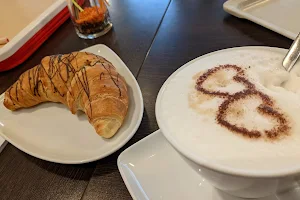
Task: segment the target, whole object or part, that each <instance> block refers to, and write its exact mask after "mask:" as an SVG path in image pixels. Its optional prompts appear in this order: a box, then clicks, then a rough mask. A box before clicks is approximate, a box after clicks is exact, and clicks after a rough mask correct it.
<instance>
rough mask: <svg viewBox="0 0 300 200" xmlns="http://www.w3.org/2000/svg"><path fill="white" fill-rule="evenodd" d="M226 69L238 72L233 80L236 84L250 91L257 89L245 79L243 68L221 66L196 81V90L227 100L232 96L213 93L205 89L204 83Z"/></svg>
mask: <svg viewBox="0 0 300 200" xmlns="http://www.w3.org/2000/svg"><path fill="white" fill-rule="evenodd" d="M226 69H233V70H234V71H236V75H235V76H234V77H233V80H234V81H236V82H239V83H241V84H243V85H244V86H245V87H246V90H249V89H255V86H254V84H252V83H251V82H250V81H248V80H247V79H246V78H244V77H243V76H244V70H243V69H242V68H241V67H238V66H236V65H220V66H218V67H215V68H212V69H209V70H208V71H207V72H205V73H204V74H202V75H201V76H200V77H199V78H198V79H197V81H196V89H197V90H198V91H199V92H202V93H204V94H208V95H213V96H219V97H222V98H225V97H227V96H230V94H229V92H221V91H211V90H208V89H206V88H204V87H203V83H204V82H205V81H206V80H207V79H208V78H209V77H211V76H213V75H214V74H215V73H216V72H218V71H220V70H226Z"/></svg>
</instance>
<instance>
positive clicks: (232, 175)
mask: <svg viewBox="0 0 300 200" xmlns="http://www.w3.org/2000/svg"><path fill="white" fill-rule="evenodd" d="M254 48H255V47H252V48H250V50H253V49H254ZM240 49H242V50H243V49H244V48H240ZM257 49H258V51H260V50H261V49H262V50H265V49H266V50H269V49H268V48H265V49H263V48H257ZM270 50H273V49H271V48H270ZM226 51H230V50H223V51H220V52H226ZM274 51H275V52H277V51H278V52H280V53H281V52H282V53H284V50H281V49H279V50H278V49H275V50H274ZM196 60H197V59H196ZM192 62H195V61H192ZM192 62H190V63H192ZM188 65H189V63H187V64H186V65H184V66H183V67H182V68H184V67H186V66H188ZM180 70H181V68H180V69H179V70H178V71H180ZM178 71H176V72H175V73H174V74H176V73H177V72H178ZM174 74H173V75H171V76H170V77H169V79H168V80H167V81H166V82H165V83H164V85H163V86H162V88H161V90H160V92H159V94H158V96H157V100H156V110H155V111H156V119H157V123H158V125H159V128H160V129H161V131H162V132H163V134H164V136H165V137H166V139H167V140H168V141H169V142H170V143H171V144H172V146H173V147H174V148H175V149H176V150H177V151H178V152H179V153H180V154H181V155H182V156H183V157H184V158H185V159H184V160H185V161H186V162H187V163H189V165H190V166H191V167H192V168H193V169H194V170H196V171H197V172H199V173H200V174H201V176H202V177H204V178H206V179H207V180H208V181H209V182H210V183H211V184H212V185H213V186H214V187H216V188H217V189H219V190H222V191H224V192H226V193H229V194H231V195H233V196H237V197H242V198H260V197H265V196H269V195H272V194H274V193H277V192H283V191H286V190H289V189H291V188H294V187H295V185H297V181H299V180H300V178H299V177H300V168H299V166H290V167H289V168H283V169H279V170H277V169H276V170H270V171H267V170H261V171H260V170H259V169H258V170H257V171H253V170H252V171H247V169H245V170H241V169H235V168H233V167H232V168H230V167H224V165H221V164H219V163H218V162H212V161H209V160H207V159H203V158H202V157H201V156H199V155H197V154H196V153H193V152H191V151H190V150H188V149H187V148H186V146H184V145H182V143H180V142H178V141H177V139H178V138H176V139H175V137H174V135H173V134H172V132H170V130H169V129H168V126H167V125H166V122H165V121H164V118H163V117H162V109H161V107H160V106H161V101H162V95H163V93H164V91H165V89H166V87H167V84H168V82H169V81H170V80H172V78H173V77H174ZM178 106H180V105H178ZM199 137H200V136H199ZM199 145H201V144H199Z"/></svg>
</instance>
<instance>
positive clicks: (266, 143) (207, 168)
mask: <svg viewBox="0 0 300 200" xmlns="http://www.w3.org/2000/svg"><path fill="white" fill-rule="evenodd" d="M286 52H287V50H285V49H279V48H271V47H239V48H231V49H225V50H221V51H217V52H213V53H210V54H207V55H204V56H201V57H199V58H197V59H195V60H192V61H190V62H189V63H187V64H185V65H184V66H182V67H181V68H179V69H178V70H177V71H175V72H174V73H173V74H172V75H171V76H170V77H169V78H168V79H167V81H166V82H165V83H164V85H163V86H162V88H161V90H160V92H159V94H158V96H157V100H156V108H155V112H156V118H157V122H158V125H159V127H160V129H161V130H162V132H163V134H164V136H165V137H166V139H167V140H168V141H169V142H170V143H171V144H172V146H173V147H174V148H175V149H176V150H177V151H178V152H179V153H180V154H181V155H182V156H183V157H184V158H185V159H184V160H185V161H186V162H188V163H189V165H190V166H191V167H192V168H193V169H195V170H197V172H198V173H199V174H200V175H201V176H202V177H204V178H206V179H207V180H208V181H209V182H210V183H211V184H212V185H213V186H214V187H216V188H217V189H219V190H222V191H224V192H226V193H229V194H231V195H234V196H238V197H243V198H259V197H265V196H268V195H272V194H274V193H277V192H282V191H286V190H289V189H290V188H293V187H295V184H296V182H297V181H298V179H299V178H298V176H299V174H300V116H298V115H300V66H295V67H294V70H293V71H292V72H291V73H288V72H286V71H285V70H284V68H283V67H282V66H281V61H282V59H283V57H284V56H285V54H286ZM298 65H299V64H298Z"/></svg>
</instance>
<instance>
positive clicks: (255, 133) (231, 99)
mask: <svg viewBox="0 0 300 200" xmlns="http://www.w3.org/2000/svg"><path fill="white" fill-rule="evenodd" d="M227 69H231V70H234V71H235V72H236V75H234V76H233V77H232V79H233V80H234V81H235V82H238V83H241V84H243V85H244V86H245V89H244V90H242V91H239V92H236V93H233V94H230V93H229V92H222V91H214V90H209V89H207V88H204V87H203V84H204V83H205V81H206V80H208V79H209V78H210V77H211V76H213V75H214V74H215V73H217V72H218V71H220V70H227ZM195 88H196V90H197V91H199V92H201V93H203V94H206V95H209V96H212V97H221V98H223V99H225V100H224V101H223V102H222V103H221V105H220V106H219V108H218V111H217V113H216V121H217V123H218V124H219V125H221V126H223V127H225V128H227V129H228V130H230V131H232V132H235V133H238V134H241V135H243V136H245V137H248V138H260V137H263V136H265V137H266V138H267V139H278V138H282V136H284V135H288V133H289V130H290V129H291V127H290V126H289V121H288V120H287V118H286V116H285V115H284V114H283V113H281V112H280V111H279V109H278V108H276V107H275V106H274V102H273V100H272V99H271V98H270V97H269V96H268V95H266V94H264V93H262V92H260V91H258V90H257V89H256V87H255V85H254V84H253V83H251V82H250V81H249V80H248V79H247V78H246V77H245V71H244V70H243V69H242V68H241V67H238V66H236V65H229V64H227V65H220V66H218V67H215V68H212V69H209V70H207V72H205V73H203V74H202V75H201V76H199V78H198V79H197V81H196V86H195ZM246 98H259V99H260V100H261V102H262V103H261V104H260V105H259V106H258V107H257V108H256V111H257V112H258V113H259V114H260V115H263V116H264V117H266V118H269V119H271V120H273V121H275V122H276V124H275V125H274V127H272V128H271V129H268V130H262V131H259V130H255V128H253V129H247V128H246V127H243V126H240V125H237V124H233V123H231V122H229V121H228V120H226V117H227V116H228V113H229V108H230V107H231V105H233V103H235V102H237V101H240V100H243V99H246ZM234 108H235V109H236V110H238V109H239V108H238V106H237V107H236V106H235V107H234ZM237 117H238V116H237Z"/></svg>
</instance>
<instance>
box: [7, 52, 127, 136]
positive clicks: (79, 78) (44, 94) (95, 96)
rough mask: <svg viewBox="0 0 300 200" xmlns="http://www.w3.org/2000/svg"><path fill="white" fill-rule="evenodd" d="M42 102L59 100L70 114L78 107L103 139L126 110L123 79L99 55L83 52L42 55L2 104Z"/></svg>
mask: <svg viewBox="0 0 300 200" xmlns="http://www.w3.org/2000/svg"><path fill="white" fill-rule="evenodd" d="M46 101H52V102H61V103H63V104H65V105H66V106H67V107H68V108H69V109H70V110H71V112H72V113H73V114H75V113H76V112H77V110H82V111H83V112H85V113H86V115H87V116H88V119H89V122H90V123H91V124H92V125H93V126H94V128H95V130H96V132H97V133H98V134H99V135H101V136H102V137H104V138H110V137H112V136H113V135H114V134H115V133H116V132H117V131H118V129H119V128H120V126H121V125H122V123H123V120H124V118H125V116H126V113H127V109H128V94H127V86H126V82H125V80H124V78H123V77H122V76H120V75H119V74H118V73H117V71H116V69H115V67H114V66H113V65H112V64H111V63H110V62H108V61H107V60H105V59H104V58H103V57H101V56H97V55H94V54H91V53H86V52H73V53H71V54H66V55H54V56H47V57H45V58H43V59H42V61H41V63H40V64H39V65H37V66H35V67H33V68H32V69H29V70H28V71H26V72H24V73H23V74H22V75H21V76H20V77H19V80H17V81H16V82H15V83H14V84H13V85H12V86H11V87H10V88H9V89H8V90H7V91H6V92H5V99H4V103H3V104H4V106H5V107H6V108H8V109H10V110H17V109H19V108H27V107H31V106H34V105H37V104H39V103H42V102H46Z"/></svg>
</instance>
